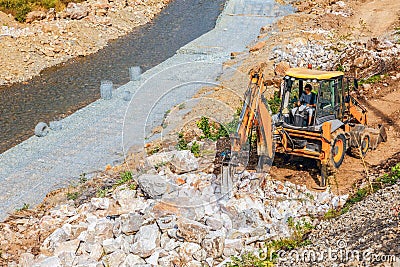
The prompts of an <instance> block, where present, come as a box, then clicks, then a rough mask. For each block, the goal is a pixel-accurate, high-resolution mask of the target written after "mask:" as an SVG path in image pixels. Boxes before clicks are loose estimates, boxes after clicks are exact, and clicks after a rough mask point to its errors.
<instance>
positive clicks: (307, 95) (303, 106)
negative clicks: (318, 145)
mask: <svg viewBox="0 0 400 267" xmlns="http://www.w3.org/2000/svg"><path fill="white" fill-rule="evenodd" d="M311 91H312V86H311V84H309V83H308V84H306V86H304V91H303V93H302V94H301V96H300V99H299V101H297V107H295V108H293V109H292V114H293V116H294V115H295V114H296V113H297V112H304V113H305V112H307V113H308V125H311V122H312V115H313V112H314V109H315V102H316V96H315V94H314V93H312V92H311Z"/></svg>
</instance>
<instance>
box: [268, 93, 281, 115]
mask: <svg viewBox="0 0 400 267" xmlns="http://www.w3.org/2000/svg"><path fill="white" fill-rule="evenodd" d="M281 102H282V99H281V98H280V97H279V92H278V91H277V92H275V93H274V97H273V98H271V99H269V100H268V105H269V107H270V108H271V112H272V114H276V113H278V111H279V108H280V107H281Z"/></svg>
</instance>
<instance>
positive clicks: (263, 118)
mask: <svg viewBox="0 0 400 267" xmlns="http://www.w3.org/2000/svg"><path fill="white" fill-rule="evenodd" d="M265 90H266V86H265V84H264V81H263V75H262V74H261V73H260V72H258V71H254V70H252V71H251V72H250V83H249V87H248V89H247V91H246V93H245V100H244V103H243V107H242V112H241V115H240V119H239V124H238V128H237V131H236V133H235V134H234V136H233V137H232V149H231V151H232V152H233V153H232V154H233V155H234V154H235V153H236V154H237V153H240V152H242V151H243V150H246V149H247V148H248V140H249V137H250V135H251V133H252V131H253V129H254V128H256V131H257V154H258V155H259V166H258V168H257V169H258V171H261V169H262V165H263V164H264V163H268V164H272V161H273V157H274V154H275V147H274V145H273V124H272V118H271V113H270V111H269V107H268V103H267V101H266V99H265V98H264V96H263V93H264V91H265Z"/></svg>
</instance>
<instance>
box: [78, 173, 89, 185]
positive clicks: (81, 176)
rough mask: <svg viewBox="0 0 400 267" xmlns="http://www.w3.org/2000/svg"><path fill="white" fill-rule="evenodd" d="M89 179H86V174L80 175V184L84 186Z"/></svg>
mask: <svg viewBox="0 0 400 267" xmlns="http://www.w3.org/2000/svg"><path fill="white" fill-rule="evenodd" d="M87 180H88V179H87V177H86V173H82V174H81V175H79V183H81V184H84V183H86V182H87Z"/></svg>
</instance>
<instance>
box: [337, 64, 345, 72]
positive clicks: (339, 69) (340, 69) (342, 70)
mask: <svg viewBox="0 0 400 267" xmlns="http://www.w3.org/2000/svg"><path fill="white" fill-rule="evenodd" d="M336 70H337V71H341V72H344V71H345V69H344V66H343V65H342V64H339V65H337V67H336Z"/></svg>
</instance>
